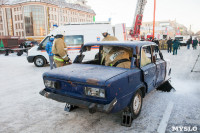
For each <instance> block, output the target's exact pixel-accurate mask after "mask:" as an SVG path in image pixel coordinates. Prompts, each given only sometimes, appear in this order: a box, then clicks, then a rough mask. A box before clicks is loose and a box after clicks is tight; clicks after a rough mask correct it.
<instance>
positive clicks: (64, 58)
mask: <svg viewBox="0 0 200 133" xmlns="http://www.w3.org/2000/svg"><path fill="white" fill-rule="evenodd" d="M103 36H104V39H103V40H102V41H118V39H117V38H115V37H114V36H110V35H109V34H108V33H107V32H105V33H103ZM147 41H152V42H155V43H156V44H157V45H158V47H156V49H155V52H158V51H159V49H158V48H160V49H167V51H168V53H173V55H177V51H178V49H180V45H181V43H180V42H179V40H177V39H176V38H175V39H174V40H172V39H171V38H170V37H169V39H168V40H167V39H165V40H160V41H159V40H157V39H156V38H154V39H152V40H150V39H148V40H147ZM198 43H199V44H200V41H198V40H197V38H194V39H193V40H192V37H190V38H189V39H188V40H187V42H186V46H187V49H190V45H191V44H192V47H193V50H196V49H197V45H198ZM166 46H167V48H166ZM46 51H47V53H48V55H49V62H50V69H53V68H56V67H62V66H65V65H68V64H71V60H70V58H69V57H68V54H67V45H66V43H65V42H64V36H63V35H61V34H58V35H56V37H55V39H54V36H53V35H52V36H51V37H50V38H49V42H48V43H47V45H46ZM127 55H128V54H127Z"/></svg>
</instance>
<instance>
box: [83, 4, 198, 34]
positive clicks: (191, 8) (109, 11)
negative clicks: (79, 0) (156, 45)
mask: <svg viewBox="0 0 200 133" xmlns="http://www.w3.org/2000/svg"><path fill="white" fill-rule="evenodd" d="M87 1H88V3H87V4H88V5H90V6H91V7H92V9H93V10H94V11H95V12H96V21H108V18H110V17H111V18H112V21H111V22H112V24H116V23H126V26H132V23H133V19H134V15H135V8H136V3H137V0H87ZM156 2H157V5H156V6H157V8H156V20H157V21H162V20H169V19H170V20H175V19H176V21H177V22H178V23H180V24H184V25H185V26H186V27H187V28H188V29H189V27H190V25H191V26H192V31H194V32H197V31H200V0H156ZM153 4H154V0H147V4H146V6H145V10H144V17H143V21H145V22H146V21H153V6H154V5H153Z"/></svg>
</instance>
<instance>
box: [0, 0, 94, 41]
mask: <svg viewBox="0 0 200 133" xmlns="http://www.w3.org/2000/svg"><path fill="white" fill-rule="evenodd" d="M95 15H96V14H95V12H94V11H93V10H92V9H91V8H90V7H89V6H87V5H86V4H85V0H78V2H77V3H66V2H65V1H64V0H54V1H53V0H17V1H15V2H12V3H10V4H5V5H1V8H0V36H20V37H25V38H27V37H33V38H34V37H42V36H46V35H47V34H48V33H49V32H50V31H51V30H53V29H54V28H55V26H61V25H64V24H67V23H79V22H93V19H94V17H95Z"/></svg>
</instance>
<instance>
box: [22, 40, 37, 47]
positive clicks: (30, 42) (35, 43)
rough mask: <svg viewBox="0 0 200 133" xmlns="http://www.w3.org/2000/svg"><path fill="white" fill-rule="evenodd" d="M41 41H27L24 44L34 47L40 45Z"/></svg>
mask: <svg viewBox="0 0 200 133" xmlns="http://www.w3.org/2000/svg"><path fill="white" fill-rule="evenodd" d="M38 44H39V43H38V42H37V41H25V42H24V45H25V47H33V46H35V45H38Z"/></svg>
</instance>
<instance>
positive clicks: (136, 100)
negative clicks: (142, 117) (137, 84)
mask: <svg viewBox="0 0 200 133" xmlns="http://www.w3.org/2000/svg"><path fill="white" fill-rule="evenodd" d="M142 100H143V99H142V91H141V90H140V89H139V90H138V91H136V93H135V94H134V96H133V99H132V102H131V106H130V108H131V113H132V118H133V119H135V118H137V117H138V116H139V114H140V112H141V109H142Z"/></svg>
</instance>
